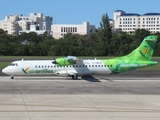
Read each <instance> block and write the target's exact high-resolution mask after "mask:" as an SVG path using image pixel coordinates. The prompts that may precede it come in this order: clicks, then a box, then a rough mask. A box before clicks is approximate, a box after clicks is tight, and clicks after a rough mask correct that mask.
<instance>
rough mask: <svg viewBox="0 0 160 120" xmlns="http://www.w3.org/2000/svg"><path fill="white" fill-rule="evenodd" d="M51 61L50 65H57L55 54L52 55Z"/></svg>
mask: <svg viewBox="0 0 160 120" xmlns="http://www.w3.org/2000/svg"><path fill="white" fill-rule="evenodd" d="M53 60H54V61H53V62H52V64H57V62H56V57H55V54H53Z"/></svg>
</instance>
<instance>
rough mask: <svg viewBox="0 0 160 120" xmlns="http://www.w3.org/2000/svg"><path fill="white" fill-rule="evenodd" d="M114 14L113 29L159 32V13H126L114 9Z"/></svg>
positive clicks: (119, 30)
mask: <svg viewBox="0 0 160 120" xmlns="http://www.w3.org/2000/svg"><path fill="white" fill-rule="evenodd" d="M113 16H114V30H115V31H118V32H121V31H124V32H131V33H132V32H134V31H135V30H136V29H146V30H149V31H150V32H152V33H156V32H160V13H146V14H143V15H140V14H137V13H126V12H124V11H122V10H116V11H115V12H114V14H113Z"/></svg>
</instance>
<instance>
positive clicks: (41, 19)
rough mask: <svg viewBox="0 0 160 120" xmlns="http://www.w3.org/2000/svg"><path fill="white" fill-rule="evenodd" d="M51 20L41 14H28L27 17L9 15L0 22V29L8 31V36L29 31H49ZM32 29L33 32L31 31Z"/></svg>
mask: <svg viewBox="0 0 160 120" xmlns="http://www.w3.org/2000/svg"><path fill="white" fill-rule="evenodd" d="M52 21H53V18H52V17H50V16H44V15H43V14H42V13H30V15H29V16H23V15H21V14H20V15H9V16H6V17H5V19H4V20H2V21H0V28H2V29H4V30H6V31H8V34H15V35H18V34H19V33H22V32H29V31H34V30H35V31H36V32H38V30H40V31H50V30H51V25H52ZM31 27H32V28H33V27H34V30H33V29H32V30H31ZM39 33H41V32H39Z"/></svg>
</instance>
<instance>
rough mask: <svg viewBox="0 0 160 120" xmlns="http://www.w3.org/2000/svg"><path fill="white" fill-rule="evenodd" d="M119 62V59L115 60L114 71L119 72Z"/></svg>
mask: <svg viewBox="0 0 160 120" xmlns="http://www.w3.org/2000/svg"><path fill="white" fill-rule="evenodd" d="M119 66H120V62H119V61H117V60H116V61H115V62H114V73H119V72H120V67H119Z"/></svg>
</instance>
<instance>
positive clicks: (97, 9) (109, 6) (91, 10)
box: [0, 0, 160, 27]
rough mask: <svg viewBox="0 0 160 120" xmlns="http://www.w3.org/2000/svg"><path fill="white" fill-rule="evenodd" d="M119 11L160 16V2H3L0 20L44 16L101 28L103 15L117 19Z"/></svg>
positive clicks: (3, 0) (66, 0) (59, 0)
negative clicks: (153, 13)
mask: <svg viewBox="0 0 160 120" xmlns="http://www.w3.org/2000/svg"><path fill="white" fill-rule="evenodd" d="M115 10H123V11H125V12H126V13H138V14H140V15H143V14H145V13H148V12H158V13H160V0H0V11H1V12H0V20H3V19H4V18H5V16H7V15H10V14H12V15H13V14H22V15H23V16H29V13H33V12H35V13H43V14H44V15H46V16H52V17H53V23H56V24H82V23H83V22H89V23H90V24H91V25H95V26H96V27H99V26H100V25H99V24H100V21H101V18H102V15H104V14H106V13H107V14H108V16H109V18H110V19H113V12H114V11H115Z"/></svg>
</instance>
